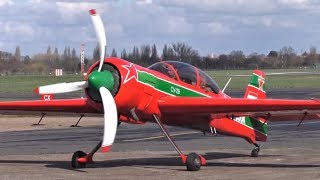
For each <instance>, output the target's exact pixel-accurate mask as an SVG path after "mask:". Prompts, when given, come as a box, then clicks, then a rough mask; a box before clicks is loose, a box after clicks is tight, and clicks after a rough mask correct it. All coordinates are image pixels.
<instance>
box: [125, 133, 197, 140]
mask: <svg viewBox="0 0 320 180" xmlns="http://www.w3.org/2000/svg"><path fill="white" fill-rule="evenodd" d="M198 133H199V134H200V133H202V132H198V131H191V132H182V133H176V134H171V135H170V136H171V137H172V136H182V135H188V134H198ZM163 137H165V136H164V135H160V136H151V137H146V138H138V139H127V140H123V142H136V141H144V140H152V139H160V138H163Z"/></svg>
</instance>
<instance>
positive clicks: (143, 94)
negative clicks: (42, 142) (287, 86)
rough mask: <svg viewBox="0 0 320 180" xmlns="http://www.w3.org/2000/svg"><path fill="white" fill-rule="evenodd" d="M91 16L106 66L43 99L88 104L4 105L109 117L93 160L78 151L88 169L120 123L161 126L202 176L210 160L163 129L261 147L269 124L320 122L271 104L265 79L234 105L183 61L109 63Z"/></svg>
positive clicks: (311, 103) (0, 106) (297, 108)
mask: <svg viewBox="0 0 320 180" xmlns="http://www.w3.org/2000/svg"><path fill="white" fill-rule="evenodd" d="M89 12H90V15H91V18H92V21H93V24H94V27H95V31H96V34H97V38H98V41H99V45H100V50H101V53H100V54H101V57H100V61H99V62H97V63H95V64H94V65H92V66H91V68H90V69H89V70H88V72H87V76H86V77H85V80H84V81H80V82H72V83H60V84H53V85H47V86H41V87H38V88H36V89H35V91H36V92H37V93H39V94H58V93H66V92H73V91H78V90H85V93H86V97H85V98H79V99H54V100H51V101H40V100H29V101H12V102H0V110H1V111H14V112H17V113H19V112H24V113H25V112H32V111H37V112H42V113H47V112H69V113H79V114H92V113H93V114H104V134H103V138H102V140H101V141H100V142H99V143H98V144H97V146H96V147H94V148H93V150H92V151H91V152H90V153H84V152H82V151H77V152H75V153H74V154H73V157H72V160H71V164H72V167H74V168H84V167H85V166H86V164H88V163H91V162H93V160H92V158H93V155H94V154H95V153H96V152H97V151H98V149H100V148H101V149H102V152H107V151H109V150H110V148H111V146H112V144H113V142H114V139H115V136H116V131H117V126H118V122H126V123H132V124H144V123H146V122H153V123H157V124H158V125H159V127H160V129H161V130H162V131H163V133H164V135H165V136H166V137H167V139H168V140H169V141H170V143H171V144H172V146H173V147H174V148H175V150H176V151H177V153H178V154H179V155H180V157H181V160H182V163H183V164H185V165H186V167H187V170H190V171H197V170H199V169H200V167H201V165H205V163H206V161H205V158H204V157H202V156H201V155H198V154H196V153H190V154H189V155H187V156H186V155H185V154H183V153H182V151H181V150H180V149H179V148H178V146H177V145H176V144H175V142H174V141H173V140H172V138H171V136H170V134H169V132H168V131H167V130H166V128H165V126H164V125H169V126H180V127H185V128H190V129H197V130H200V131H203V132H208V133H210V132H215V133H219V134H224V135H229V136H236V137H241V138H243V139H245V140H246V141H248V142H249V143H251V144H253V145H254V148H253V150H252V152H251V156H254V157H257V156H258V154H259V150H260V147H259V145H258V144H257V142H258V141H266V140H267V124H268V121H283V120H299V121H300V123H301V122H302V121H304V120H315V119H320V100H318V99H311V100H287V99H286V100H281V99H266V92H265V75H264V73H263V72H262V71H260V70H255V71H253V75H252V77H251V81H250V84H249V85H248V87H247V89H246V92H245V95H244V97H243V98H231V97H229V96H228V95H226V94H225V93H224V89H225V88H224V89H223V90H220V89H219V87H218V85H217V84H216V83H215V81H214V80H213V79H212V78H211V77H209V76H208V75H207V74H206V73H205V72H203V71H201V70H200V69H198V68H196V67H194V66H191V65H189V64H185V63H182V62H176V61H161V62H158V63H156V64H154V65H152V66H150V67H148V68H145V67H141V66H139V65H136V64H133V63H131V62H128V61H125V60H122V59H119V58H113V57H111V58H105V48H106V37H105V31H104V27H103V23H102V21H101V19H100V16H99V15H98V14H97V13H96V11H95V10H94V9H92V10H90V11H89Z"/></svg>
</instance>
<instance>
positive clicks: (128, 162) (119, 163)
mask: <svg viewBox="0 0 320 180" xmlns="http://www.w3.org/2000/svg"><path fill="white" fill-rule="evenodd" d="M168 156H169V157H161V158H152V157H150V158H131V159H113V160H106V161H96V162H95V163H93V164H89V165H87V168H112V167H127V166H140V167H141V166H142V167H143V166H146V167H144V168H156V169H168V166H181V160H180V158H179V157H172V156H173V155H168ZM175 156H176V155H175ZM278 156H281V155H261V156H260V157H270V158H275V157H278ZM204 157H205V158H206V159H207V165H206V166H207V167H210V166H215V167H240V168H241V167H258V168H318V167H320V165H313V164H278V163H274V164H273V163H270V164H269V163H259V162H258V161H256V162H257V163H250V162H246V163H242V162H236V163H233V162H232V163H230V162H221V161H220V162H208V161H210V160H215V159H224V158H225V159H227V158H237V157H247V158H251V157H248V155H246V154H237V153H223V152H213V153H207V154H206V155H204ZM258 159H259V158H257V160H258ZM0 164H43V165H44V166H46V167H48V168H59V169H66V170H73V171H79V172H86V169H72V167H71V164H70V161H37V160H34V161H33V160H0ZM152 166H155V167H152ZM156 166H165V167H163V168H162V167H156ZM172 170H182V169H176V168H174V169H172ZM183 170H184V169H183Z"/></svg>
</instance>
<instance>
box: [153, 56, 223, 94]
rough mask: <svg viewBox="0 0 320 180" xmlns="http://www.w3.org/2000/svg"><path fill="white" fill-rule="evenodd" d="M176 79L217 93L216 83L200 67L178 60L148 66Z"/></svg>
mask: <svg viewBox="0 0 320 180" xmlns="http://www.w3.org/2000/svg"><path fill="white" fill-rule="evenodd" d="M148 69H151V70H154V71H158V72H160V73H162V74H164V75H166V76H168V77H170V78H172V79H175V80H177V81H183V82H185V83H188V84H191V85H193V86H197V87H200V88H202V89H205V90H206V91H208V92H213V93H216V94H218V93H219V91H220V89H219V87H218V85H217V83H216V82H215V81H214V80H213V79H212V78H211V77H210V76H208V75H207V74H206V73H205V72H203V71H201V70H200V69H198V68H196V67H194V66H192V65H190V64H186V63H183V62H180V61H162V62H158V63H155V64H153V65H151V66H149V67H148Z"/></svg>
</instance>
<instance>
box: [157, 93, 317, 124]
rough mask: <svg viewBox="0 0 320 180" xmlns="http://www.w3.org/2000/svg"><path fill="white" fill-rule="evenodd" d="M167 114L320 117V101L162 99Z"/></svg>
mask: <svg viewBox="0 0 320 180" xmlns="http://www.w3.org/2000/svg"><path fill="white" fill-rule="evenodd" d="M158 105H159V109H160V111H161V113H162V114H163V115H166V116H168V115H173V114H189V115H190V116H192V115H196V114H197V115H204V114H207V115H210V116H211V117H212V118H215V117H216V118H219V117H226V116H227V117H237V116H252V117H265V118H268V120H270V121H281V120H298V119H300V120H301V119H302V118H303V119H304V120H311V119H320V100H317V99H311V100H284V99H244V98H230V99H225V98H184V97H183V98H177V97H164V98H162V99H160V100H159V101H158Z"/></svg>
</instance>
